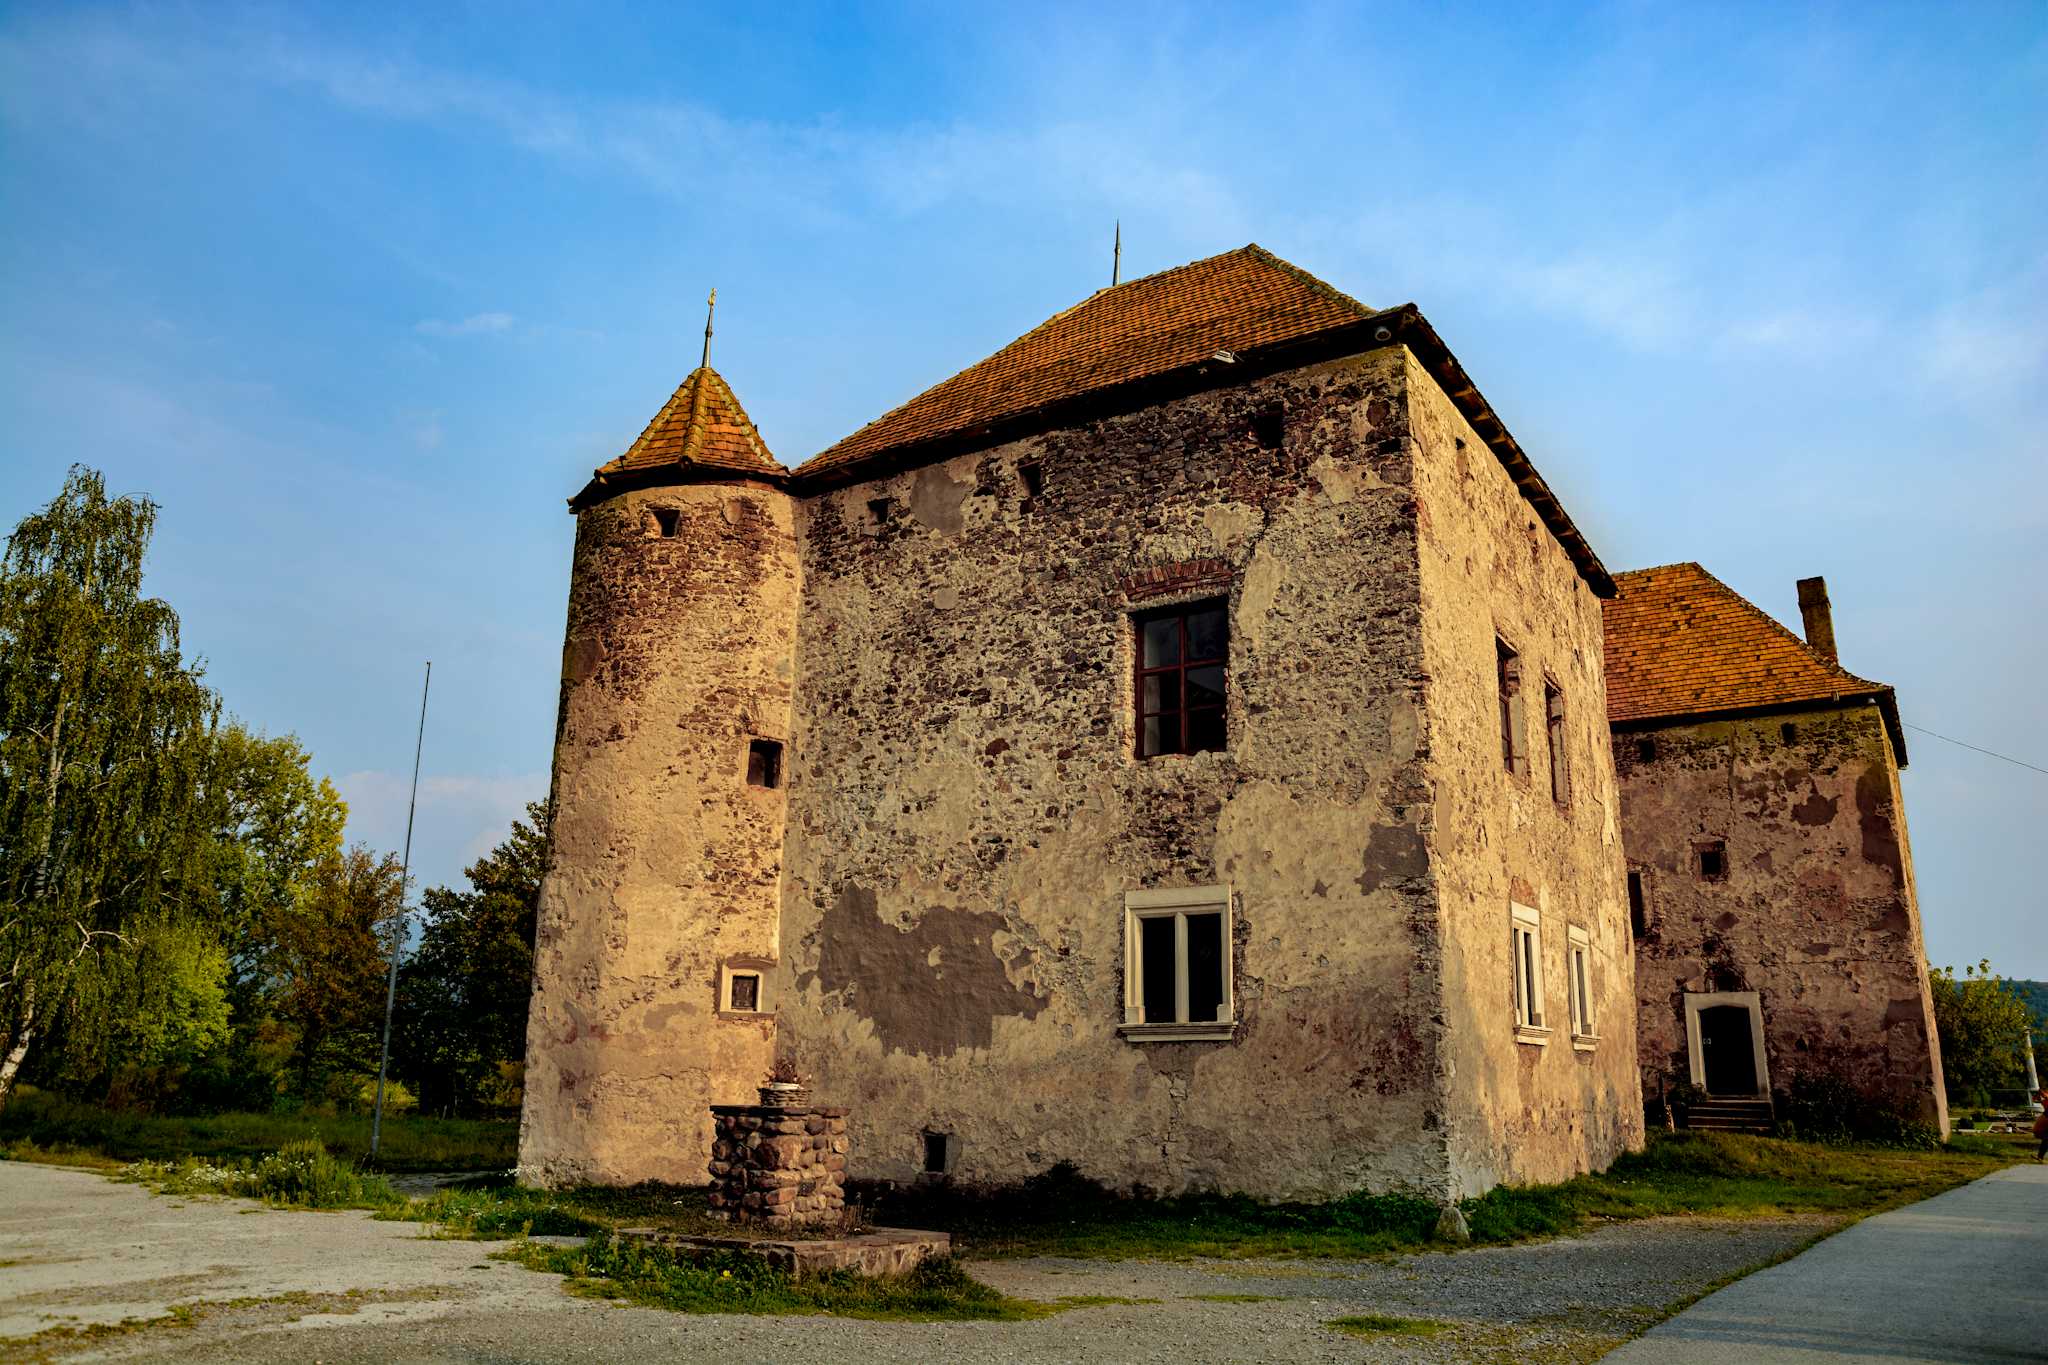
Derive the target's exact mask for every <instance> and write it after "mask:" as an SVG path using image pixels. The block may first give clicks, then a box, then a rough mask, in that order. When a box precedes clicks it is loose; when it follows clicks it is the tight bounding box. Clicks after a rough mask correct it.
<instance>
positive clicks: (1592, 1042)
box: [1572, 1033, 1600, 1052]
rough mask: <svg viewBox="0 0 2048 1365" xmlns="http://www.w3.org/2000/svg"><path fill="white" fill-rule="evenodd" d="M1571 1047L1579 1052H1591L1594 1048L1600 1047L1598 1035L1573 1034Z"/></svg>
mask: <svg viewBox="0 0 2048 1365" xmlns="http://www.w3.org/2000/svg"><path fill="white" fill-rule="evenodd" d="M1572 1046H1573V1047H1574V1048H1575V1049H1577V1050H1578V1051H1580V1052H1591V1051H1592V1050H1593V1049H1594V1048H1596V1047H1599V1046H1600V1035H1599V1034H1597V1033H1574V1034H1573V1035H1572Z"/></svg>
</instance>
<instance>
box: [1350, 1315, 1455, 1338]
mask: <svg viewBox="0 0 2048 1365" xmlns="http://www.w3.org/2000/svg"><path fill="white" fill-rule="evenodd" d="M1323 1326H1325V1327H1328V1328H1332V1329H1334V1330H1336V1331H1339V1332H1342V1333H1344V1335H1346V1336H1350V1337H1433V1336H1435V1335H1436V1334H1437V1333H1439V1332H1445V1331H1449V1330H1450V1326H1451V1325H1450V1324H1449V1323H1447V1322H1436V1321H1434V1320H1432V1319H1430V1318H1397V1317H1393V1316H1391V1315H1389V1314H1386V1313H1356V1314H1353V1315H1352V1316H1350V1317H1348V1318H1331V1319H1330V1320H1329V1321H1328V1322H1325V1323H1324V1324H1323Z"/></svg>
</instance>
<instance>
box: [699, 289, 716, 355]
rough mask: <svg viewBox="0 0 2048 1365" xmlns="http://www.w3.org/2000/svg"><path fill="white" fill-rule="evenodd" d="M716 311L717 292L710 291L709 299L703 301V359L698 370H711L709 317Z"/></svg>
mask: <svg viewBox="0 0 2048 1365" xmlns="http://www.w3.org/2000/svg"><path fill="white" fill-rule="evenodd" d="M717 311H718V291H717V290H716V289H714V290H712V291H711V297H710V298H708V299H706V300H704V359H703V361H702V362H701V363H700V366H699V368H702V369H707V370H708V369H710V368H711V315H712V314H713V313H716V312H717Z"/></svg>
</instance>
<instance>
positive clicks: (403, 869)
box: [370, 659, 434, 1158]
mask: <svg viewBox="0 0 2048 1365" xmlns="http://www.w3.org/2000/svg"><path fill="white" fill-rule="evenodd" d="M433 685H434V661H433V660H432V659H429V660H427V679H426V681H425V682H423V683H421V684H420V730H419V734H418V735H417V736H415V737H414V739H413V744H412V796H411V797H410V798H409V799H408V800H407V801H406V803H405V856H404V857H403V858H402V859H401V860H400V861H399V865H398V866H399V873H398V928H397V930H396V931H395V932H394V933H393V934H392V935H391V970H390V972H389V973H388V974H387V975H386V976H385V978H384V1046H383V1048H382V1049H380V1050H379V1051H378V1053H377V1103H376V1106H375V1107H374V1108H373V1109H372V1110H371V1111H370V1155H371V1157H373V1158H374V1157H375V1156H376V1155H377V1143H378V1140H379V1139H380V1138H381V1137H382V1136H383V1133H384V1073H385V1071H386V1069H387V1068H389V1066H390V1065H391V1013H392V1010H393V1009H395V1008H396V1007H397V1005H398V954H399V953H400V951H401V950H403V949H404V947H405V916H406V909H405V893H406V891H407V890H408V889H409V887H410V884H411V880H412V817H413V811H414V810H415V809H417V808H418V806H419V800H420V754H421V752H422V751H423V750H424V749H425V748H426V744H427V689H428V688H430V687H432V686H433Z"/></svg>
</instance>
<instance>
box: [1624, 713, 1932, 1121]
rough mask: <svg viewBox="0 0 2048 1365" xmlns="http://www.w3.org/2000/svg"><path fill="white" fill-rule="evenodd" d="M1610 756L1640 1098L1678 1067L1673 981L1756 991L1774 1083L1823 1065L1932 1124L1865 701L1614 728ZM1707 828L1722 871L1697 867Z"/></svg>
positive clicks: (1682, 1037)
mask: <svg viewBox="0 0 2048 1365" xmlns="http://www.w3.org/2000/svg"><path fill="white" fill-rule="evenodd" d="M1788 725H1789V726H1791V727H1792V732H1791V738H1790V739H1789V740H1788V738H1787V734H1786V728H1785V727H1787V726H1788ZM1644 741H1654V744H1655V755H1654V757H1649V758H1646V757H1644V756H1643V754H1642V753H1641V745H1642V744H1643V742H1644ZM1614 753H1615V762H1616V765H1617V767H1618V769H1619V771H1620V774H1621V793H1622V829H1623V835H1624V839H1625V842H1626V844H1627V848H1628V856H1629V859H1630V861H1631V863H1632V864H1633V865H1635V866H1637V867H1639V868H1640V869H1642V870H1643V871H1644V873H1645V878H1644V881H1645V897H1646V901H1647V908H1648V929H1649V932H1648V933H1647V934H1646V935H1645V936H1644V937H1643V939H1642V940H1641V941H1639V942H1638V943H1637V944H1636V986H1637V991H1638V995H1639V999H1640V1019H1639V1024H1638V1029H1639V1033H1640V1037H1641V1055H1642V1067H1643V1083H1644V1087H1645V1091H1646V1094H1647V1096H1649V1097H1655V1096H1656V1095H1658V1094H1659V1093H1660V1086H1669V1085H1671V1084H1674V1083H1677V1082H1680V1081H1684V1080H1686V1079H1687V1077H1688V1075H1689V1073H1690V1067H1689V1060H1688V1059H1689V1054H1688V1051H1687V1043H1686V1033H1685V1004H1684V996H1685V992H1688V991H1756V992H1758V993H1759V994H1760V995H1761V997H1762V1001H1761V1003H1762V1009H1763V1016H1764V1045H1765V1060H1766V1063H1767V1065H1768V1068H1769V1071H1770V1076H1769V1081H1770V1085H1771V1087H1772V1089H1773V1090H1774V1091H1777V1092H1780V1093H1783V1092H1785V1091H1786V1090H1787V1088H1788V1087H1790V1086H1794V1085H1796V1084H1798V1083H1799V1081H1800V1079H1801V1078H1803V1077H1807V1076H1813V1075H1829V1076H1834V1077H1838V1078H1840V1079H1842V1080H1845V1081H1847V1082H1848V1083H1849V1084H1851V1085H1852V1086H1854V1087H1855V1088H1856V1089H1858V1090H1860V1091H1863V1092H1864V1093H1865V1094H1866V1095H1867V1096H1868V1097H1869V1099H1870V1100H1871V1101H1872V1102H1874V1103H1884V1104H1887V1105H1891V1106H1896V1107H1898V1108H1899V1109H1901V1110H1903V1111H1904V1112H1906V1113H1907V1114H1909V1115H1911V1116H1913V1117H1916V1118H1918V1119H1920V1120H1921V1121H1923V1122H1927V1123H1931V1124H1936V1125H1938V1126H1939V1128H1940V1130H1941V1131H1943V1132H1946V1131H1947V1104H1946V1101H1945V1100H1944V1098H1943V1095H1942V1086H1941V1057H1940V1044H1939V1042H1938V1041H1937V1039H1936V1035H1935V1031H1934V1011H1933V1004H1932V1000H1931V998H1930V996H1929V994H1928V986H1927V967H1926V952H1925V948H1924V947H1923V945H1922V941H1921V934H1920V909H1919V903H1918V899H1917V897H1916V895H1915V893H1914V885H1913V863H1912V855H1911V852H1910V849H1909V846H1908V843H1907V839H1906V819H1905V804H1904V801H1903V799H1902V797H1901V794H1900V791H1899V782H1898V766H1897V764H1896V762H1895V761H1894V759H1893V756H1892V750H1891V741H1890V739H1889V737H1888V736H1887V735H1886V733H1885V729H1884V724H1883V720H1882V718H1881V716H1880V714H1879V712H1878V710H1877V708H1876V707H1874V706H1845V707H1840V708H1815V709H1812V710H1805V711H1797V712H1790V713H1786V714H1780V715H1770V716H1758V717H1750V718H1737V719H1724V720H1714V721H1706V722H1701V723H1697V724H1691V725H1669V726H1663V727H1659V728H1655V729H1644V730H1631V731H1624V732H1621V733H1617V734H1616V735H1615V736H1614ZM1709 839H1724V840H1726V841H1727V875H1726V879H1725V880H1723V881H1718V882H1715V881H1707V880H1703V879H1702V878H1701V877H1700V875H1699V874H1698V871H1697V865H1696V862H1695V845H1696V843H1697V842H1698V841H1702V840H1709Z"/></svg>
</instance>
